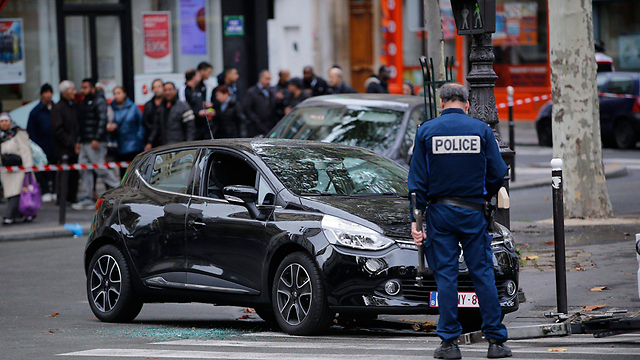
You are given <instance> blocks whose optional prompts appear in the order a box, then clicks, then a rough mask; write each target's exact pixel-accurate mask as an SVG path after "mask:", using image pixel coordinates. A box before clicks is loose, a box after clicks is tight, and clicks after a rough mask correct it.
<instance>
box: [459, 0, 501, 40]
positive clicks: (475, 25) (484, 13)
mask: <svg viewBox="0 0 640 360" xmlns="http://www.w3.org/2000/svg"><path fill="white" fill-rule="evenodd" d="M451 9H452V10H453V18H454V19H455V21H456V28H457V30H458V35H479V34H490V33H494V32H495V31H496V1H495V0H451Z"/></svg>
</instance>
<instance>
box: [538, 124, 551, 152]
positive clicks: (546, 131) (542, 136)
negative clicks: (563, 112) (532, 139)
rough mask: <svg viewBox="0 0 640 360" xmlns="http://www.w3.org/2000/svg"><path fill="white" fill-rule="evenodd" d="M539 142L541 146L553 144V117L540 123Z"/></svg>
mask: <svg viewBox="0 0 640 360" xmlns="http://www.w3.org/2000/svg"><path fill="white" fill-rule="evenodd" d="M536 130H538V144H540V146H553V134H552V133H551V119H547V118H545V119H542V120H540V122H539V123H538V126H537V129H536Z"/></svg>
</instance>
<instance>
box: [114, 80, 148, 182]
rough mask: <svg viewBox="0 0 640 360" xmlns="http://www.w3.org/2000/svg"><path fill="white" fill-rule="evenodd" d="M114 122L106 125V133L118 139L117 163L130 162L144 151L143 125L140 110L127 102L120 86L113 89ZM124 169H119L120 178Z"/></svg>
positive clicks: (131, 102)
mask: <svg viewBox="0 0 640 360" xmlns="http://www.w3.org/2000/svg"><path fill="white" fill-rule="evenodd" d="M111 108H112V109H113V115H114V121H113V123H110V124H108V125H107V131H109V132H110V133H112V134H115V136H116V138H117V139H118V155H117V156H116V160H117V161H131V160H133V158H135V157H136V155H138V154H139V153H140V152H141V151H142V150H144V145H145V144H144V125H143V124H142V113H141V112H140V109H138V107H137V106H136V104H134V103H133V101H131V100H129V98H128V97H127V93H126V92H125V91H124V88H123V87H122V86H116V87H115V88H114V89H113V102H111ZM126 170H127V169H126V168H120V177H123V176H124V174H125V173H126Z"/></svg>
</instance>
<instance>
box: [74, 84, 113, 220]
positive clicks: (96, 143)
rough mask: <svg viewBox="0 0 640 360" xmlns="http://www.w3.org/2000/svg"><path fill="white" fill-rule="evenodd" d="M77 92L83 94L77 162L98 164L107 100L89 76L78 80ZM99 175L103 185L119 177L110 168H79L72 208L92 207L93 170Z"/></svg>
mask: <svg viewBox="0 0 640 360" xmlns="http://www.w3.org/2000/svg"><path fill="white" fill-rule="evenodd" d="M80 92H81V93H82V95H83V96H84V100H83V101H82V105H81V106H80V109H81V111H80V112H79V113H78V131H79V138H80V153H79V156H78V161H79V162H80V163H81V164H96V163H97V164H101V163H104V162H106V158H107V100H106V99H105V98H104V94H103V93H102V90H99V89H96V87H95V83H94V82H93V80H92V79H84V80H82V87H81V88H80ZM94 172H95V174H96V176H97V177H99V178H101V179H102V181H104V183H105V184H106V185H107V189H110V188H114V187H116V186H118V184H119V183H120V181H118V178H117V177H116V174H115V173H114V172H113V171H111V170H110V169H95V170H83V171H82V172H81V173H80V180H81V182H82V187H81V191H80V193H79V194H78V195H79V196H78V197H79V200H80V201H78V202H77V203H75V204H73V205H72V206H71V207H72V208H73V209H74V210H90V209H93V208H94V207H95V202H94V200H93V185H94V184H93V181H94V180H93V173H94Z"/></svg>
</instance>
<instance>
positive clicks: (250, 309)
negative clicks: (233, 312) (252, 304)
mask: <svg viewBox="0 0 640 360" xmlns="http://www.w3.org/2000/svg"><path fill="white" fill-rule="evenodd" d="M242 312H245V313H249V314H253V313H254V312H256V311H255V310H253V309H252V308H246V309H244V310H242Z"/></svg>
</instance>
